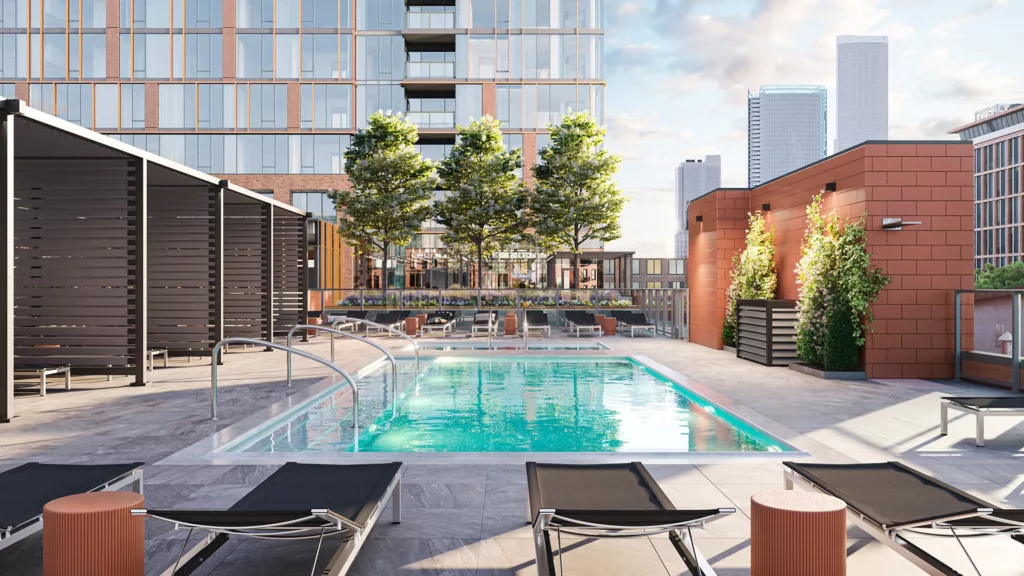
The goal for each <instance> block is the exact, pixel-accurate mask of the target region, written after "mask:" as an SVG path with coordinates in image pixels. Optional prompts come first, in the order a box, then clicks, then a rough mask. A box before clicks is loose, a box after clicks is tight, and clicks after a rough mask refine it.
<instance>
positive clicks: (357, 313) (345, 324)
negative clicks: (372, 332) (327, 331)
mask: <svg viewBox="0 0 1024 576" xmlns="http://www.w3.org/2000/svg"><path fill="white" fill-rule="evenodd" d="M369 313H370V311H369V310H341V311H337V312H336V313H334V314H332V313H328V314H327V323H328V324H331V327H332V328H336V329H338V330H344V329H345V328H351V329H352V330H353V331H355V330H358V329H359V325H360V324H362V322H360V320H366V315H367V314H369ZM337 318H351V320H343V321H341V324H338V325H335V322H338V320H337Z"/></svg>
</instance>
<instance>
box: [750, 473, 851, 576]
mask: <svg viewBox="0 0 1024 576" xmlns="http://www.w3.org/2000/svg"><path fill="white" fill-rule="evenodd" d="M750 505H751V509H750V574H751V576H845V574H846V504H845V503H844V502H843V501H842V500H840V499H838V498H834V497H832V496H828V495H826V494H819V493H817V492H808V491H803V490H774V491H769V492H761V493H759V494H754V495H753V496H751V497H750Z"/></svg>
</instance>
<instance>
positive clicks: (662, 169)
mask: <svg viewBox="0 0 1024 576" xmlns="http://www.w3.org/2000/svg"><path fill="white" fill-rule="evenodd" d="M1021 22H1024V0H605V27H606V28H605V77H606V79H607V82H608V87H607V93H606V104H605V122H606V124H607V128H608V139H607V145H608V148H609V149H610V150H612V151H613V152H615V153H617V154H619V155H620V156H622V159H623V161H622V167H621V169H620V171H619V175H618V180H619V185H620V187H621V188H622V190H623V192H624V193H625V194H626V196H627V197H628V198H629V203H628V204H627V205H626V208H625V210H624V211H623V214H622V218H621V225H622V233H623V238H622V239H621V240H617V241H615V242H611V243H609V244H608V246H607V248H608V249H612V250H633V251H635V252H636V253H637V254H636V255H637V256H638V257H670V256H673V254H672V237H673V234H674V233H675V198H674V192H673V188H674V182H675V177H674V172H673V170H674V168H675V166H677V165H678V164H679V163H680V162H682V161H683V160H685V159H687V158H703V157H704V156H705V155H706V154H721V155H722V185H723V186H746V184H747V119H746V113H747V109H746V98H747V91H748V90H751V91H756V90H757V89H758V88H759V87H760V86H761V85H765V84H820V85H824V86H826V87H827V89H828V116H829V125H828V147H829V153H830V154H831V153H832V152H834V150H833V146H834V138H835V84H836V79H835V75H836V71H835V66H836V64H835V58H836V44H835V43H836V36H838V35H842V34H866V35H887V36H888V37H889V138H890V139H892V140H923V139H951V138H955V137H954V136H950V135H948V134H946V132H947V131H948V130H950V129H951V128H955V127H957V126H961V125H963V124H966V123H968V122H970V121H972V120H973V119H974V112H975V111H977V110H980V109H982V108H985V107H987V106H990V105H992V104H994V103H996V102H1024V60H1022V58H1021V55H1022V53H1021V40H1020V23H1021Z"/></svg>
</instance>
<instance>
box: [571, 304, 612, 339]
mask: <svg viewBox="0 0 1024 576" xmlns="http://www.w3.org/2000/svg"><path fill="white" fill-rule="evenodd" d="M565 326H566V328H567V329H568V330H569V333H570V334H571V333H573V332H576V337H577V338H579V337H580V333H581V332H590V333H591V334H593V333H594V332H597V335H598V336H604V330H602V328H601V325H600V324H598V323H597V319H596V318H594V314H593V313H591V312H584V311H582V310H566V311H565Z"/></svg>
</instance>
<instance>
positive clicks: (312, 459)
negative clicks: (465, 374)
mask: <svg viewBox="0 0 1024 576" xmlns="http://www.w3.org/2000/svg"><path fill="white" fill-rule="evenodd" d="M431 352H433V351H431ZM463 352H477V353H478V354H466V356H467V357H472V358H476V357H480V358H489V357H490V358H493V357H496V356H495V355H493V354H488V353H487V352H488V351H479V350H477V351H472V350H466V351H463ZM480 352H483V353H480ZM520 352H526V351H520ZM591 352H598V351H596V350H594V351H591ZM600 352H607V351H600ZM510 356H513V354H501V355H498V356H497V357H505V358H508V357H510ZM581 356H582V357H586V356H587V355H576V354H574V355H572V358H573V359H575V358H577V357H581ZM443 357H449V358H450V357H455V355H448V354H436V355H435V354H423V355H421V358H443ZM529 357H538V358H554V357H556V356H555V355H548V354H536V355H533V354H531V355H530V356H529ZM590 357H591V358H602V359H608V360H613V359H623V360H630V361H633V362H636V363H639V364H640V365H641V366H643V367H645V368H647V369H649V370H651V371H652V372H655V373H656V374H658V375H660V376H662V377H664V378H665V379H667V380H669V382H670V383H673V384H675V385H677V386H679V387H681V388H684V389H687V390H689V391H691V392H692V393H693V394H695V395H697V396H699V397H701V398H703V399H704V400H707V401H708V402H710V403H712V404H714V405H715V406H717V407H718V408H721V409H722V410H725V411H727V412H730V413H731V414H732V415H733V416H735V417H736V418H738V419H740V420H742V421H744V422H746V423H747V424H750V425H751V426H753V427H755V428H757V429H758V430H760V431H762V432H764V433H765V434H767V435H769V436H771V437H772V438H773V439H774V440H776V441H777V442H779V443H781V444H784V445H785V446H788V447H789V448H791V450H789V451H781V452H653V451H652V452H642V451H641V452H226V451H224V449H225V447H227V446H230V445H232V444H234V443H236V442H239V441H241V440H243V439H244V438H246V437H247V436H249V435H250V434H252V433H253V431H254V430H256V429H258V428H261V427H264V426H265V425H266V423H267V422H268V421H270V420H272V419H275V418H281V417H282V415H284V414H287V413H289V412H294V411H298V410H300V409H301V408H303V407H304V406H306V405H308V404H309V403H310V401H312V400H314V399H315V398H317V397H320V396H324V395H326V394H327V393H328V392H329V391H330V390H332V389H333V388H335V387H336V386H337V384H338V383H339V382H340V380H339V379H338V378H337V377H335V376H331V377H327V378H324V379H323V380H320V381H318V382H316V383H314V384H312V385H310V386H308V387H306V388H304V389H303V390H300V391H298V392H296V393H295V394H292V395H290V396H288V397H286V398H284V399H283V400H280V401H278V402H275V403H274V404H272V405H270V406H268V407H266V408H263V409H261V410H258V411H256V412H255V413H253V414H251V415H249V416H247V417H245V418H242V419H241V420H239V421H238V422H235V423H234V424H231V425H230V426H227V427H226V428H224V429H222V430H219V431H218V432H216V433H214V434H212V435H210V436H208V437H206V438H203V439H202V440H200V441H198V442H196V443H194V444H192V445H191V446H188V447H187V448H184V449H182V450H179V451H178V452H175V453H174V454H172V455H170V456H168V457H166V458H164V459H163V460H160V461H159V462H157V463H156V464H159V465H238V464H250V465H252V464H263V465H272V464H284V463H286V462H304V463H314V464H371V463H386V462H394V461H396V460H401V461H403V462H406V463H416V464H439V465H445V464H447V465H451V464H456V463H459V464H481V465H482V464H492V465H499V464H524V463H526V462H531V461H538V460H539V461H557V462H565V463H573V464H602V463H610V462H623V461H639V460H642V461H644V462H647V463H652V464H691V463H708V464H712V463H713V464H718V463H731V462H736V461H744V462H750V461H777V460H788V459H802V458H807V457H810V456H811V454H810V453H809V452H807V451H804V450H802V449H801V447H800V446H798V445H797V444H795V443H794V442H793V440H786V439H785V438H787V437H788V438H795V437H800V438H801V439H803V440H805V441H809V442H810V443H813V444H818V443H817V442H815V441H813V440H809V439H808V438H807V437H806V436H804V435H803V434H801V433H799V432H797V431H795V430H793V429H791V428H789V427H786V426H784V425H782V424H780V423H778V422H776V421H775V420H772V419H770V418H768V417H766V416H764V415H762V414H760V413H758V412H756V411H754V410H751V409H749V408H746V407H745V406H743V405H741V404H737V403H735V402H733V401H732V400H731V399H730V398H728V397H727V396H724V395H723V394H721V393H719V392H716V391H714V390H712V389H710V388H708V387H707V386H704V385H703V384H700V383H698V382H694V381H693V380H691V379H689V378H687V377H686V376H684V375H682V374H680V373H679V372H677V371H675V370H673V369H671V368H668V367H667V366H665V365H663V364H661V363H659V362H657V361H654V360H652V359H651V358H649V357H647V356H645V355H641V354H626V355H604V354H602V355H591V356H590ZM397 358H398V359H400V360H412V357H411V356H404V355H403V356H398V357H397ZM385 362H386V358H383V357H381V358H378V359H376V360H373V361H371V362H369V363H367V364H366V365H364V366H363V367H362V368H360V369H359V370H357V371H356V372H355V373H354V374H353V377H354V378H355V379H356V380H357V381H358V380H359V379H361V378H363V377H365V376H367V375H368V374H370V373H372V372H374V371H375V370H377V369H378V368H379V367H380V366H382V365H384V363H385ZM804 443H805V442H801V444H804Z"/></svg>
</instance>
